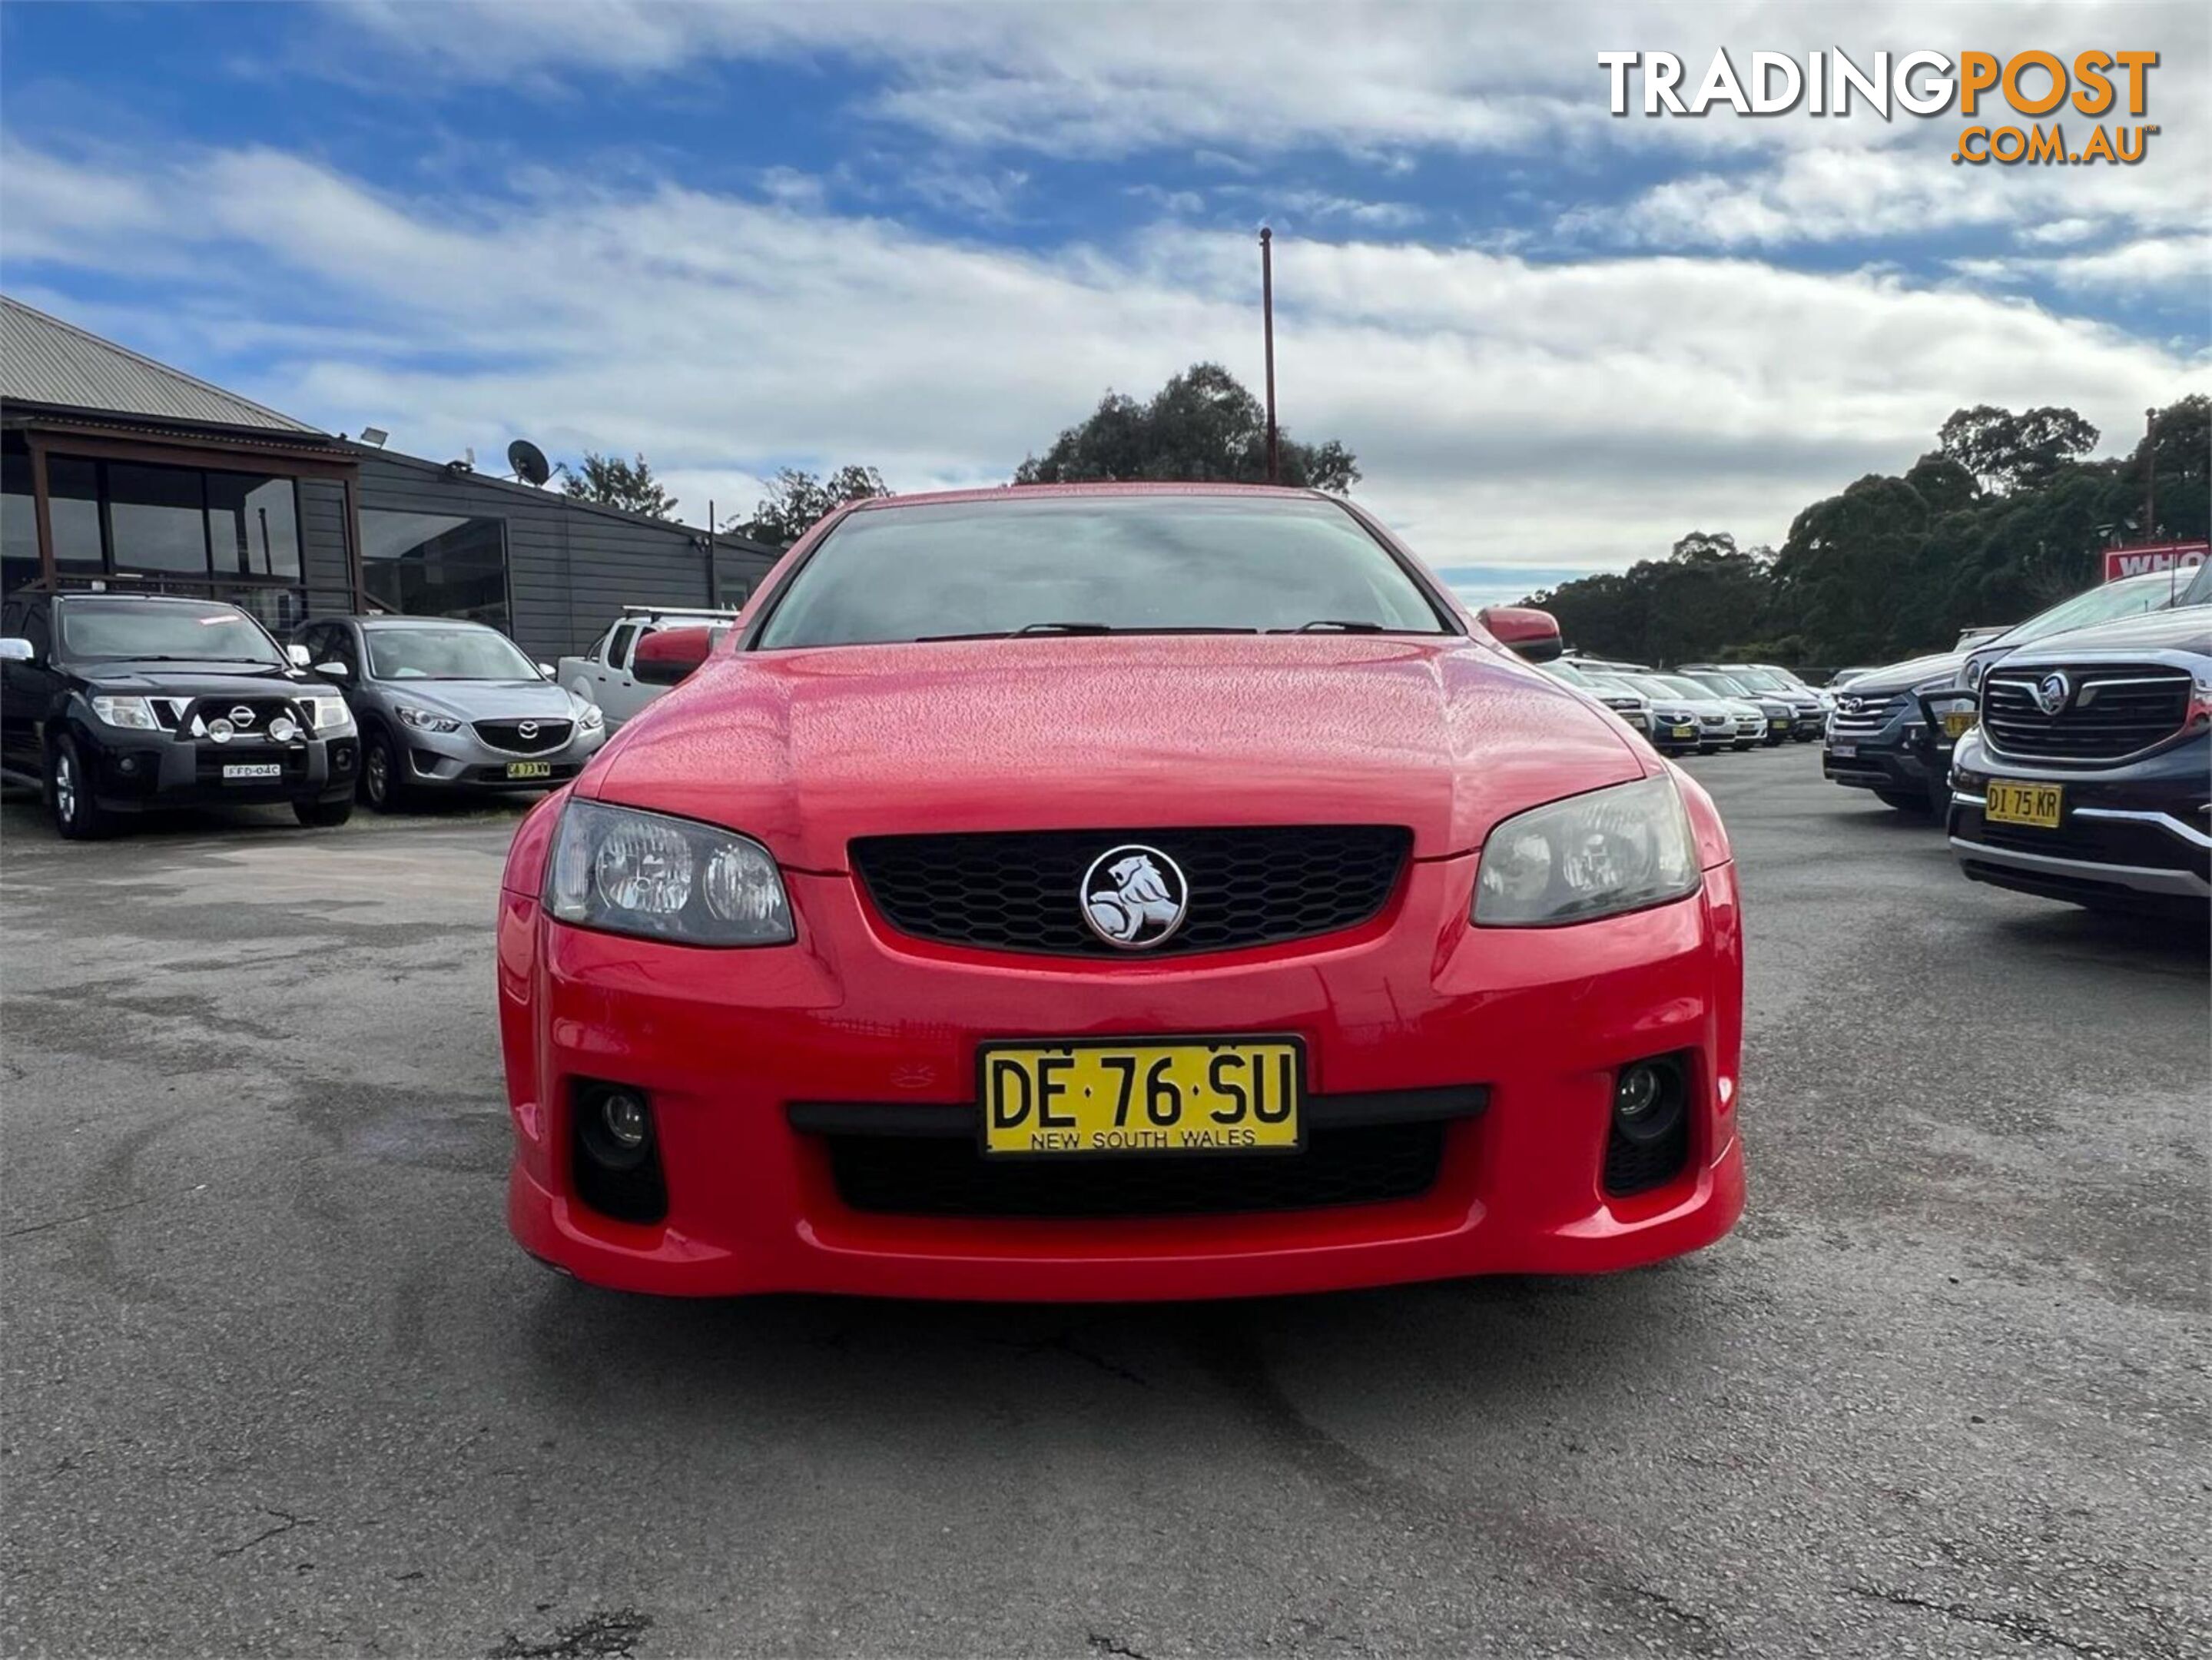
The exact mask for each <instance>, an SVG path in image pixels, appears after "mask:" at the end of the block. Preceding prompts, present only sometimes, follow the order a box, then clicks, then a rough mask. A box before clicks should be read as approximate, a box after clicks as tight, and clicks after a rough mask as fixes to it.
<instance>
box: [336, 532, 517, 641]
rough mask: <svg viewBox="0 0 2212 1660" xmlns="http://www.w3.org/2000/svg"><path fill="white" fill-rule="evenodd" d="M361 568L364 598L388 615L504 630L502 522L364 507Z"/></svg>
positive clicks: (504, 556) (504, 565)
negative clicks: (462, 620) (459, 621)
mask: <svg viewBox="0 0 2212 1660" xmlns="http://www.w3.org/2000/svg"><path fill="white" fill-rule="evenodd" d="M361 569H362V584H363V586H364V587H367V588H368V593H369V597H370V598H371V599H374V600H375V601H376V602H377V603H378V604H379V605H385V606H386V607H388V608H389V609H391V610H392V611H404V612H406V613H407V614H408V615H410V616H413V617H465V618H466V619H467V620H468V621H470V622H471V623H489V624H490V625H491V626H492V627H494V628H495V629H504V628H506V627H507V521H506V520H503V519H469V518H464V517H462V516H460V515H459V514H442V513H384V512H380V511H377V510H375V509H374V508H364V509H363V510H362V515H361Z"/></svg>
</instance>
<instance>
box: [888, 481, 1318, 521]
mask: <svg viewBox="0 0 2212 1660" xmlns="http://www.w3.org/2000/svg"><path fill="white" fill-rule="evenodd" d="M1039 496H1256V497H1261V498H1264V499H1267V500H1273V501H1282V502H1335V503H1337V504H1338V505H1340V506H1341V505H1343V498H1342V497H1341V496H1331V495H1328V494H1327V493H1326V492H1324V491H1322V490H1317V489H1304V487H1302V486H1299V485H1294V484H1242V483H1237V482H1236V481H1234V480H1232V479H1221V480H1218V481H1215V482H1212V483H1164V482H1161V481H1158V480H1153V479H1119V478H1115V479H1100V480H1097V481H1096V482H1093V483H1081V484H1012V485H1008V484H994V485H990V486H987V487H986V488H984V489H957V490H923V491H918V492H916V493H915V494H914V495H911V496H870V497H867V498H866V499H865V500H862V501H859V502H854V503H853V504H852V510H853V511H854V512H855V513H878V512H881V511H882V510H884V508H912V507H937V506H943V505H947V504H951V503H958V502H1027V501H1034V500H1036V498H1037V497H1039Z"/></svg>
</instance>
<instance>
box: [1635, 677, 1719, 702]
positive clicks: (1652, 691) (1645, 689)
mask: <svg viewBox="0 0 2212 1660" xmlns="http://www.w3.org/2000/svg"><path fill="white" fill-rule="evenodd" d="M1619 678H1620V680H1621V681H1622V683H1623V684H1626V685H1629V686H1632V687H1633V688H1634V689H1635V690H1638V691H1640V692H1642V693H1643V694H1644V696H1646V697H1659V698H1663V699H1665V700H1666V701H1667V702H1669V703H1679V702H1681V701H1682V694H1681V693H1680V692H1679V691H1677V690H1674V687H1672V686H1670V685H1668V684H1667V683H1666V682H1665V681H1664V680H1662V679H1661V678H1659V677H1658V676H1657V675H1656V674H1624V675H1621V676H1620V677H1619ZM1709 695H1710V694H1708V693H1706V692H1704V691H1699V693H1697V694H1696V696H1699V697H1700V698H1703V697H1705V696H1709Z"/></svg>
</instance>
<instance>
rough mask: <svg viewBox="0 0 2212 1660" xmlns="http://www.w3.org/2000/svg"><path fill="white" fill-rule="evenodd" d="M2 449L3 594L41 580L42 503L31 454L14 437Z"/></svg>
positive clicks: (0, 589)
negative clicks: (36, 491)
mask: <svg viewBox="0 0 2212 1660" xmlns="http://www.w3.org/2000/svg"><path fill="white" fill-rule="evenodd" d="M5 442H6V447H5V448H4V449H0V593H15V590H16V589H17V588H20V587H22V586H23V585H24V584H25V583H26V582H35V581H38V580H39V502H38V498H37V496H36V495H35V494H34V493H33V489H32V485H31V452H30V448H29V447H28V446H27V445H26V444H25V443H24V442H23V441H22V440H21V438H19V437H18V436H16V435H15V434H14V433H12V432H11V433H9V435H7V438H6V441H5Z"/></svg>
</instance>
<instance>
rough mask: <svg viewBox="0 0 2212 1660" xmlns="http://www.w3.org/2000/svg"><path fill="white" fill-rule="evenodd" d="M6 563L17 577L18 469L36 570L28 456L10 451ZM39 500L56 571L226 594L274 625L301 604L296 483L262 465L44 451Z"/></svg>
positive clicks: (155, 589) (296, 615) (157, 588)
mask: <svg viewBox="0 0 2212 1660" xmlns="http://www.w3.org/2000/svg"><path fill="white" fill-rule="evenodd" d="M5 459H6V462H7V469H8V472H7V487H8V496H7V500H8V508H7V512H8V520H7V523H8V544H7V560H8V567H7V573H6V580H7V581H9V583H10V584H11V585H13V584H15V573H16V569H17V561H18V557H19V556H18V554H17V551H16V531H15V525H16V520H17V517H18V514H17V508H16V505H15V491H16V485H17V474H18V471H19V469H20V471H21V483H22V488H23V490H24V492H25V495H26V497H27V500H26V502H25V510H26V512H27V514H29V516H28V517H27V518H25V520H24V523H25V524H26V525H27V526H29V528H28V530H27V532H26V537H27V540H26V543H25V547H24V550H23V552H22V554H21V557H22V558H27V559H28V560H29V562H30V568H29V573H28V576H27V578H26V579H25V580H31V579H34V578H35V577H36V576H37V575H38V556H39V555H38V534H37V519H36V514H35V507H34V503H33V502H32V501H30V500H29V499H28V494H29V490H30V486H31V480H30V457H29V455H28V453H25V454H23V455H21V457H19V456H18V455H17V454H16V453H15V451H14V450H13V449H12V448H11V449H9V451H8V453H7V454H6V457H5ZM46 506H47V513H48V517H49V522H50V524H51V526H52V531H53V538H54V571H55V575H58V576H62V577H76V578H85V577H98V576H118V577H121V578H124V579H125V580H126V581H129V582H130V583H131V586H132V587H137V588H139V589H140V590H141V591H143V592H147V593H184V594H191V595H192V596H195V597H197V598H202V599H224V600H228V601H229V602H230V603H232V604H233V605H239V606H240V607H242V608H244V609H245V610H246V611H251V612H252V614H253V615H254V616H256V617H259V618H260V619H261V620H262V621H263V622H264V623H267V624H269V626H270V628H272V629H289V628H292V627H294V626H295V625H297V624H298V623H299V622H300V621H301V619H302V618H303V617H305V616H306V615H307V595H306V593H305V592H304V591H303V590H302V589H301V587H300V581H301V555H300V508H299V491H298V487H297V486H296V485H295V483H294V482H293V481H292V480H291V479H290V478H288V477H272V476H270V475H269V474H266V473H258V472H228V471H215V470H208V471H203V470H201V469H200V468H197V467H164V466H154V465H141V464H140V463H137V462H133V461H93V460H87V459H83V458H81V457H78V456H71V455H49V456H48V457H47V458H46Z"/></svg>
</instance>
